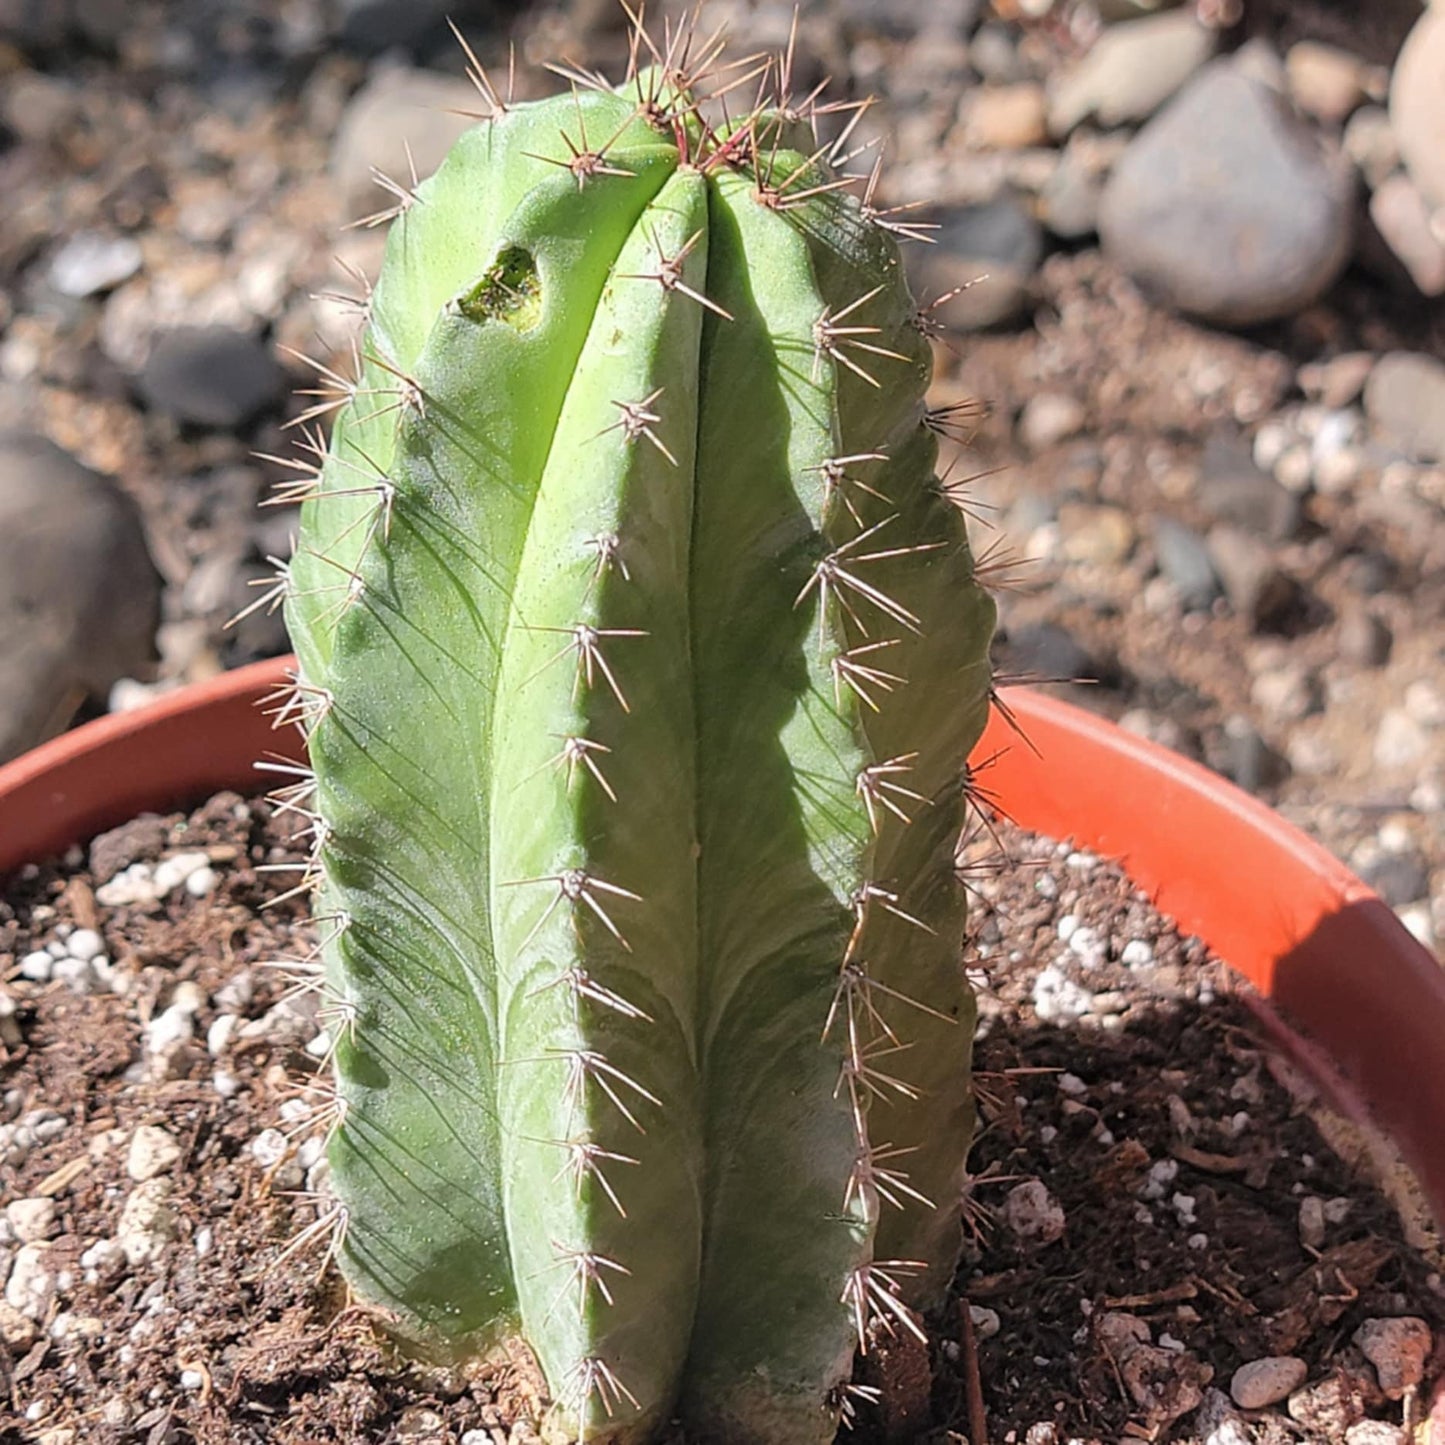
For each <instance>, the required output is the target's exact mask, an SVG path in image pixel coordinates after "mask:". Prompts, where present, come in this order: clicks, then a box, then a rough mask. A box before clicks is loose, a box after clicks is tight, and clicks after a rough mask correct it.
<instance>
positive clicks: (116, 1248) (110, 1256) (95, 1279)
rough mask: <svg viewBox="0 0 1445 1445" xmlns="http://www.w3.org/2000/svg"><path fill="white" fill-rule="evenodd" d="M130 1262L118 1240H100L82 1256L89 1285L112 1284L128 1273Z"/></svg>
mask: <svg viewBox="0 0 1445 1445" xmlns="http://www.w3.org/2000/svg"><path fill="white" fill-rule="evenodd" d="M128 1266H129V1261H128V1260H127V1258H126V1252H125V1249H124V1247H123V1246H122V1245H121V1243H120V1242H119V1241H118V1240H114V1239H100V1240H97V1241H96V1242H95V1243H94V1244H92V1245H91V1246H90V1248H89V1249H87V1250H86V1251H85V1252H84V1253H83V1254H82V1255H81V1256H80V1267H81V1269H82V1270H84V1271H85V1281H86V1283H87V1284H110V1283H112V1282H113V1281H115V1280H117V1279H119V1278H120V1277H121V1275H123V1274H124V1273H125V1272H126V1269H127V1268H128Z"/></svg>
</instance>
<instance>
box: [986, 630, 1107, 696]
mask: <svg viewBox="0 0 1445 1445" xmlns="http://www.w3.org/2000/svg"><path fill="white" fill-rule="evenodd" d="M1004 644H1005V647H1006V649H1007V650H1006V652H1005V656H1006V657H1007V659H1008V665H1009V668H1010V669H1011V670H1013V671H1015V672H1023V673H1028V674H1029V675H1031V676H1037V677H1046V678H1053V679H1057V680H1060V681H1065V682H1067V681H1070V680H1072V679H1076V678H1085V677H1092V676H1093V675H1094V673H1095V671H1096V669H1095V667H1094V660H1093V657H1092V655H1091V654H1090V652H1089V650H1088V648H1086V647H1085V646H1084V645H1083V643H1081V642H1080V641H1079V640H1078V639H1077V638H1076V637H1075V636H1074V635H1073V633H1072V632H1070V631H1069V630H1068V628H1066V627H1062V626H1060V625H1059V624H1058V623H1056V622H1035V623H1028V624H1026V625H1024V626H1022V627H1011V628H1009V630H1008V632H1007V634H1006V636H1005V638H1004Z"/></svg>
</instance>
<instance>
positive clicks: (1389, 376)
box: [1365, 351, 1445, 461]
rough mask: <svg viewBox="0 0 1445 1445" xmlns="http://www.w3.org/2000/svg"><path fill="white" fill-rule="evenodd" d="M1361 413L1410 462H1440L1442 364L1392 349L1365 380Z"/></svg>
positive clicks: (1443, 448)
mask: <svg viewBox="0 0 1445 1445" xmlns="http://www.w3.org/2000/svg"><path fill="white" fill-rule="evenodd" d="M1365 412H1366V415H1368V417H1369V418H1370V421H1371V423H1372V424H1373V425H1374V428H1375V430H1376V431H1377V432H1378V433H1379V435H1380V436H1381V437H1382V438H1383V440H1384V441H1385V442H1387V443H1388V444H1389V445H1390V446H1393V447H1395V448H1397V449H1398V450H1399V451H1400V452H1402V453H1403V454H1404V455H1405V456H1407V457H1409V458H1411V459H1412V460H1414V461H1445V362H1441V361H1438V360H1436V359H1435V358H1434V357H1433V356H1426V355H1423V354H1420V353H1417V352H1410V351H1391V352H1387V353H1386V354H1385V355H1384V356H1382V357H1381V358H1380V359H1379V361H1377V362H1376V363H1375V368H1374V370H1373V371H1371V373H1370V379H1369V381H1367V382H1366V383H1365Z"/></svg>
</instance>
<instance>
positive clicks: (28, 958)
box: [20, 948, 55, 983]
mask: <svg viewBox="0 0 1445 1445" xmlns="http://www.w3.org/2000/svg"><path fill="white" fill-rule="evenodd" d="M54 967H55V960H54V959H53V958H52V957H51V956H50V954H48V953H47V952H46V951H45V950H44V949H43V948H41V949H37V950H36V951H35V952H34V953H27V954H26V955H25V957H24V958H22V959H21V960H20V977H21V978H25V979H29V981H30V982H31V983H49V982H50V974H51V970H52V969H53V968H54Z"/></svg>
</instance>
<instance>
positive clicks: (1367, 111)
mask: <svg viewBox="0 0 1445 1445" xmlns="http://www.w3.org/2000/svg"><path fill="white" fill-rule="evenodd" d="M1344 145H1345V154H1346V155H1347V156H1349V158H1350V159H1351V160H1352V161H1353V162H1354V163H1355V166H1356V167H1357V168H1358V170H1359V172H1360V175H1361V176H1362V177H1363V178H1364V181H1365V184H1366V185H1367V186H1369V187H1370V188H1371V189H1372V190H1373V189H1374V188H1375V187H1376V186H1379V185H1381V184H1382V183H1383V182H1384V181H1385V180H1386V179H1387V178H1388V177H1389V176H1390V175H1391V174H1392V173H1393V172H1394V171H1395V170H1396V168H1397V167H1398V166H1399V164H1400V147H1399V145H1398V144H1397V143H1396V141H1395V132H1394V130H1393V129H1392V128H1391V126H1390V116H1389V113H1388V112H1387V111H1386V110H1385V108H1384V107H1383V106H1380V105H1362V106H1361V107H1360V108H1359V110H1357V111H1356V112H1355V113H1354V114H1353V115H1352V116H1351V117H1350V119H1349V121H1348V123H1347V124H1346V125H1345V141H1344Z"/></svg>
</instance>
